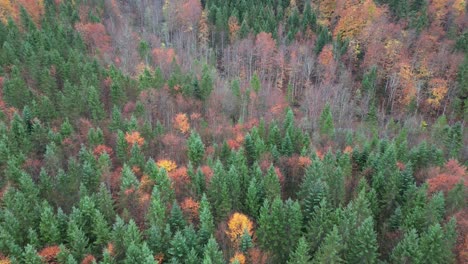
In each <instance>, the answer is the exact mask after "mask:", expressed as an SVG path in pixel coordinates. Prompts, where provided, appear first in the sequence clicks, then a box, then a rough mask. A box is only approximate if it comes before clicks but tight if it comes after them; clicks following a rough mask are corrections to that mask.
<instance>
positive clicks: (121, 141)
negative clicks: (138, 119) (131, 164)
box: [116, 130, 128, 163]
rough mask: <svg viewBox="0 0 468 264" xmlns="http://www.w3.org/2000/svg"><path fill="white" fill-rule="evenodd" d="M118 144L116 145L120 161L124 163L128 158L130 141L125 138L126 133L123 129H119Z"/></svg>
mask: <svg viewBox="0 0 468 264" xmlns="http://www.w3.org/2000/svg"><path fill="white" fill-rule="evenodd" d="M116 145H117V147H116V149H117V150H116V152H117V153H116V154H117V157H118V158H119V160H120V162H122V163H123V162H125V160H126V159H127V147H128V143H127V141H126V140H125V134H124V133H123V132H122V131H121V130H118V131H117V143H116Z"/></svg>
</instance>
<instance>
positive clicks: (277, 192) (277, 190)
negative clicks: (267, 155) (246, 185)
mask: <svg viewBox="0 0 468 264" xmlns="http://www.w3.org/2000/svg"><path fill="white" fill-rule="evenodd" d="M264 184H265V198H266V199H267V200H268V201H270V202H272V201H273V200H274V199H275V198H277V197H281V184H280V181H279V179H278V176H277V175H276V172H275V168H274V167H273V164H271V165H270V168H269V169H268V172H267V174H266V175H265V179H264Z"/></svg>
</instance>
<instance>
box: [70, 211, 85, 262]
mask: <svg viewBox="0 0 468 264" xmlns="http://www.w3.org/2000/svg"><path fill="white" fill-rule="evenodd" d="M67 237H68V248H70V250H71V253H72V255H73V257H74V258H76V259H82V258H83V257H84V256H85V255H86V253H87V252H88V242H89V240H88V238H87V237H86V234H85V233H84V232H83V230H82V229H81V228H80V227H79V226H78V224H77V223H76V222H75V221H74V220H73V219H72V220H71V221H70V222H69V224H68V230H67Z"/></svg>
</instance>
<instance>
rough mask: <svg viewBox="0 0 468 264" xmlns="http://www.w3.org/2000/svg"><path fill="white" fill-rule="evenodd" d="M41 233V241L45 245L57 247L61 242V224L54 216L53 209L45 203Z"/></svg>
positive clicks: (43, 205)
mask: <svg viewBox="0 0 468 264" xmlns="http://www.w3.org/2000/svg"><path fill="white" fill-rule="evenodd" d="M39 231H40V234H41V240H42V242H43V243H44V244H45V245H56V244H58V243H59V242H60V238H61V234H60V229H59V223H58V221H57V218H56V217H55V215H54V212H53V210H52V207H51V206H50V205H49V204H48V203H47V202H45V201H44V202H43V203H42V211H41V222H40V224H39Z"/></svg>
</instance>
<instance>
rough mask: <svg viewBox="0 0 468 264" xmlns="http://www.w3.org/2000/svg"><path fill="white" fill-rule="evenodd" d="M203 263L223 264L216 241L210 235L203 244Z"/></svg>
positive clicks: (221, 254)
mask: <svg viewBox="0 0 468 264" xmlns="http://www.w3.org/2000/svg"><path fill="white" fill-rule="evenodd" d="M203 263H204V264H205V263H210V264H224V263H225V261H224V257H223V253H222V252H221V251H220V250H219V246H218V243H217V242H216V240H215V239H214V238H213V237H211V238H210V239H209V240H208V243H207V244H206V246H205V249H204V253H203Z"/></svg>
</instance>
